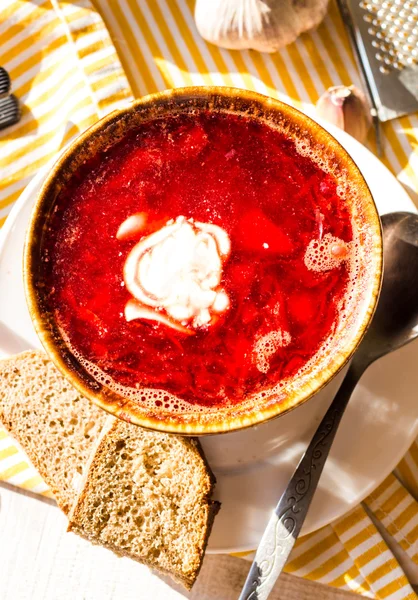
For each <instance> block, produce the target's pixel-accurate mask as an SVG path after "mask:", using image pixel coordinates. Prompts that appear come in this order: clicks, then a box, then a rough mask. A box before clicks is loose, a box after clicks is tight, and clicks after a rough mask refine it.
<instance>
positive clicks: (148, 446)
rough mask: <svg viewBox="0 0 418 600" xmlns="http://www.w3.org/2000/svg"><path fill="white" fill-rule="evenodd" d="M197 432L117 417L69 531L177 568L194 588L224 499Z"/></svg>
mask: <svg viewBox="0 0 418 600" xmlns="http://www.w3.org/2000/svg"><path fill="white" fill-rule="evenodd" d="M214 482H215V480H214V477H213V475H212V474H211V472H210V470H209V469H208V467H207V465H206V462H205V459H204V457H203V455H202V453H201V449H200V446H199V443H198V441H197V440H194V439H191V438H181V437H176V436H174V435H166V434H160V433H154V432H149V431H145V430H144V429H141V428H140V427H137V426H135V425H131V424H128V423H125V422H123V421H119V420H115V421H113V423H111V424H110V426H109V428H108V429H107V430H106V429H105V430H104V431H103V433H102V438H101V440H100V442H99V444H98V446H97V449H96V452H95V454H94V456H93V457H92V459H91V461H90V465H89V469H88V471H87V472H86V475H85V481H84V485H83V489H82V491H81V492H80V495H79V498H78V500H77V502H76V504H75V505H74V507H73V509H72V511H71V513H70V516H69V526H68V530H69V531H74V532H75V533H78V534H79V535H81V536H83V537H85V538H87V539H88V540H90V541H91V542H92V543H94V544H100V545H102V546H105V547H106V548H109V549H110V550H113V551H114V552H116V553H117V554H119V555H122V556H129V557H130V558H133V559H134V560H137V561H139V562H142V563H145V564H146V565H148V566H149V567H152V568H154V569H157V570H158V571H160V572H162V573H165V574H168V575H171V576H172V577H173V578H174V579H176V580H178V581H180V582H181V583H183V584H184V585H185V586H186V587H187V588H188V589H190V588H191V586H192V585H193V583H194V581H195V579H196V577H197V575H198V572H199V569H200V565H201V562H202V559H203V554H204V551H205V548H206V544H207V541H208V537H209V534H210V530H211V527H212V523H213V519H214V516H215V514H216V512H217V511H218V510H219V503H218V502H214V501H211V500H210V496H211V494H212V488H213V485H214Z"/></svg>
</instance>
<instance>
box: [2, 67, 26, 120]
mask: <svg viewBox="0 0 418 600" xmlns="http://www.w3.org/2000/svg"><path fill="white" fill-rule="evenodd" d="M11 85H12V84H11V81H10V75H9V73H8V72H7V71H6V69H4V68H3V67H0V129H4V128H5V127H10V125H14V124H15V123H17V122H18V121H20V117H21V114H22V111H21V109H20V104H19V100H18V99H17V98H16V96H14V95H13V94H11V93H10V90H11Z"/></svg>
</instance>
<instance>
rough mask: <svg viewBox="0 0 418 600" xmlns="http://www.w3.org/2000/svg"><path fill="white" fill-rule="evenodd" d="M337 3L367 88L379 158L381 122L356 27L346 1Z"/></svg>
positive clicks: (381, 154) (380, 153) (380, 151)
mask: <svg viewBox="0 0 418 600" xmlns="http://www.w3.org/2000/svg"><path fill="white" fill-rule="evenodd" d="M337 3H338V7H339V9H340V13H341V16H342V18H343V21H344V24H345V26H346V28H347V30H348V34H349V36H350V39H351V43H352V46H353V49H354V54H355V56H356V59H357V64H358V67H359V69H360V74H361V79H362V82H363V86H364V87H365V88H366V90H367V95H368V98H369V102H370V105H371V115H372V122H373V128H374V135H375V139H376V150H377V155H378V156H379V158H381V157H382V156H383V144H382V131H381V123H380V119H379V117H378V110H377V106H376V102H375V99H374V94H373V90H372V88H371V85H370V82H369V78H368V76H367V72H366V69H365V68H364V62H363V57H362V54H361V51H360V48H359V44H358V40H357V36H356V29H355V26H354V23H353V19H352V17H351V13H350V10H349V8H348V6H347V4H346V1H345V0H337Z"/></svg>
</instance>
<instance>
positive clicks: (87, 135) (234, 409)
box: [24, 87, 382, 435]
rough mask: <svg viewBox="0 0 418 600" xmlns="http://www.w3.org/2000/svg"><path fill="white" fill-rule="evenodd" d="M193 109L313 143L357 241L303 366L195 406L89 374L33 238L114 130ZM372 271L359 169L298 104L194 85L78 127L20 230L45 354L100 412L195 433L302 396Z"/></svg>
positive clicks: (368, 211) (346, 347) (367, 291)
mask: <svg viewBox="0 0 418 600" xmlns="http://www.w3.org/2000/svg"><path fill="white" fill-rule="evenodd" d="M201 110H210V111H218V112H224V113H225V112H227V113H234V114H238V115H243V116H247V117H250V118H252V119H257V120H262V121H264V122H267V123H268V124H270V125H271V126H273V127H275V128H277V129H279V130H280V131H282V132H283V133H285V134H286V135H288V136H290V137H292V138H294V139H295V140H297V142H298V144H300V145H301V146H302V147H303V148H304V151H310V150H312V151H314V152H316V153H318V152H319V153H320V155H321V158H322V161H323V164H324V165H325V168H329V169H332V170H333V172H334V174H335V175H336V176H337V177H338V178H339V180H340V181H341V182H342V183H341V186H340V191H341V194H342V195H343V196H344V198H345V200H346V202H347V203H348V206H349V208H350V211H351V216H352V224H353V229H354V230H355V232H356V236H357V243H358V245H359V252H358V258H359V264H358V269H357V284H356V286H355V293H354V294H353V297H352V298H351V299H350V301H349V310H346V311H345V312H346V315H345V317H344V318H343V319H342V321H341V323H340V326H339V327H338V330H337V332H335V333H334V335H333V340H332V343H330V344H329V346H328V348H326V349H325V350H324V351H323V352H321V354H320V355H317V356H316V357H315V358H314V359H313V360H311V361H310V364H309V368H307V369H305V370H304V372H303V374H302V375H301V376H296V377H295V378H293V379H292V381H291V382H290V383H289V384H286V385H285V386H284V387H283V388H281V389H280V390H279V391H278V390H266V392H265V393H264V396H263V397H258V398H257V399H256V400H255V399H253V398H247V399H244V400H243V401H242V403H240V404H239V405H234V406H232V405H231V406H227V405H226V406H224V407H222V408H219V407H218V408H215V409H214V410H208V411H205V412H203V413H202V412H197V411H195V410H193V407H191V409H190V412H187V411H184V412H182V413H172V412H170V409H165V408H164V407H161V408H159V409H156V408H155V409H150V408H146V407H144V406H143V405H141V404H140V402H136V401H134V400H132V399H129V398H126V397H123V396H122V395H120V394H119V393H116V392H115V391H113V390H112V389H110V388H109V387H108V386H106V385H104V384H102V383H99V382H98V381H97V380H96V379H95V378H94V377H93V376H92V375H91V374H90V372H88V371H87V370H86V368H85V367H83V365H82V364H81V362H80V361H79V360H78V359H77V358H76V357H75V356H74V354H73V353H72V352H71V351H70V349H69V347H68V344H67V343H66V341H65V339H64V338H63V335H62V333H61V332H60V329H59V328H58V326H57V323H56V321H55V319H54V315H53V311H52V309H51V307H50V306H49V305H48V302H47V294H46V293H45V290H46V288H45V278H44V273H43V238H44V232H45V231H46V229H47V227H48V222H49V219H50V215H51V213H52V211H53V210H54V206H55V203H56V200H57V196H58V194H59V192H60V190H61V189H62V188H63V186H65V185H66V183H67V182H68V180H69V179H70V178H71V176H72V175H73V174H74V172H75V171H77V169H78V168H79V167H80V166H81V165H82V164H83V163H85V161H87V160H89V159H90V158H92V157H93V156H96V155H97V154H98V153H100V152H102V151H104V150H105V149H106V148H108V147H109V146H110V145H112V144H115V143H117V142H118V141H119V140H121V139H122V138H123V137H124V135H125V134H126V132H128V131H129V130H131V129H132V128H135V127H138V126H139V125H140V124H141V123H143V122H146V121H148V120H150V119H154V118H158V117H164V116H165V115H171V114H176V113H179V112H187V113H194V112H196V111H201ZM381 275H382V236H381V228H380V220H379V217H378V214H377V211H376V207H375V204H374V202H373V198H372V196H371V194H370V191H369V189H368V187H367V184H366V182H365V181H364V179H363V177H362V175H361V173H360V171H359V170H358V168H357V166H356V165H355V164H354V162H353V160H352V159H351V158H350V156H349V155H348V154H347V152H346V151H345V150H344V149H343V148H342V146H340V144H339V143H338V142H337V141H336V140H335V139H334V138H333V137H332V136H331V135H330V134H329V133H328V132H327V131H325V130H324V129H323V128H322V127H320V126H319V125H318V124H317V123H315V122H314V121H312V120H311V119H309V118H308V117H307V116H305V115H304V114H302V113H300V112H299V111H297V110H295V109H294V108H291V107H290V106H287V105H286V104H283V103H281V102H279V101H277V100H273V99H271V98H267V97H265V96H262V95H260V94H256V93H253V92H248V91H243V90H237V89H228V88H221V87H219V88H216V87H197V88H183V89H176V90H169V91H166V92H162V93H158V94H153V95H150V96H146V97H144V98H142V99H141V100H138V101H136V102H134V103H132V104H131V105H129V106H128V107H127V108H125V109H123V110H120V111H116V112H113V113H111V114H110V115H108V116H106V117H105V118H103V119H101V120H100V121H98V122H97V123H96V124H95V125H93V126H92V127H91V128H90V129H88V130H87V131H86V132H84V133H83V134H82V135H80V136H79V137H78V138H77V139H76V140H75V141H74V142H73V143H72V144H71V146H70V147H69V148H68V149H67V151H66V152H65V153H64V154H63V155H62V156H61V157H60V158H59V160H58V161H57V163H56V164H55V165H54V167H53V169H52V170H51V172H50V174H49V176H48V177H47V179H46V182H45V184H44V186H43V187H42V190H41V192H40V194H39V197H38V199H37V202H36V205H35V207H34V210H33V213H32V218H31V222H30V226H29V229H28V232H27V238H26V246H25V255H24V279H25V291H26V297H27V302H28V306H29V311H30V314H31V318H32V320H33V324H34V326H35V329H36V331H37V333H38V335H39V337H40V340H41V342H42V344H43V346H44V348H45V350H46V352H47V353H48V354H49V356H50V358H51V359H52V360H53V362H54V363H55V364H56V366H57V367H58V368H59V369H60V371H61V372H62V373H63V374H64V375H65V377H67V379H68V380H69V381H70V382H71V383H72V384H73V385H74V386H75V387H76V388H77V389H78V390H79V391H80V392H81V393H82V394H83V395H84V396H86V397H87V398H89V399H90V400H92V401H93V402H94V403H95V404H97V405H98V406H100V407H102V408H104V409H105V410H107V411H108V412H109V413H112V414H113V415H116V416H117V417H119V418H122V419H125V420H127V421H131V422H133V423H136V424H138V425H141V426H143V427H146V428H149V429H154V430H158V431H164V432H170V433H178V434H186V435H204V434H213V433H220V432H227V431H233V430H237V429H242V428H245V427H249V426H252V425H255V424H258V423H261V422H264V421H267V420H269V419H272V418H273V417H277V416H279V415H283V414H285V413H286V412H288V411H289V410H291V409H294V408H296V407H297V406H299V405H301V404H302V403H304V402H306V401H307V400H308V399H309V398H312V397H313V396H314V395H315V394H316V393H317V392H318V391H319V390H320V389H322V388H323V387H324V386H326V385H327V384H328V383H329V382H330V380H331V379H332V378H333V377H334V376H335V375H336V374H337V373H338V372H339V371H340V369H341V368H342V367H343V366H344V365H345V364H346V363H347V361H348V360H349V359H350V357H351V356H352V354H353V353H354V352H355V350H356V348H357V346H358V345H359V343H360V341H361V339H362V337H363V335H364V333H365V331H366V329H367V326H368V325H369V323H370V320H371V318H372V315H373V312H374V310H375V307H376V303H377V300H378V295H379V290H380V285H381Z"/></svg>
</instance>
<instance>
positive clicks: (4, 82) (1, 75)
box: [0, 67, 11, 98]
mask: <svg viewBox="0 0 418 600" xmlns="http://www.w3.org/2000/svg"><path fill="white" fill-rule="evenodd" d="M10 88H11V81H10V77H9V73H8V72H7V71H6V69H3V67H0V98H6V97H7V96H8V95H9V94H10Z"/></svg>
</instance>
